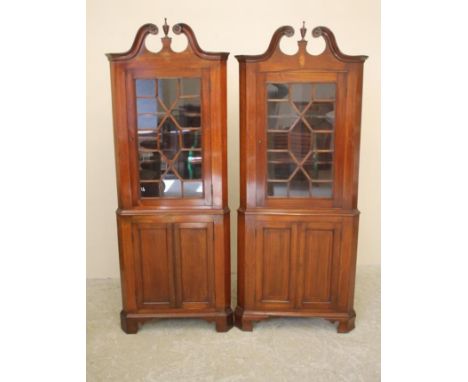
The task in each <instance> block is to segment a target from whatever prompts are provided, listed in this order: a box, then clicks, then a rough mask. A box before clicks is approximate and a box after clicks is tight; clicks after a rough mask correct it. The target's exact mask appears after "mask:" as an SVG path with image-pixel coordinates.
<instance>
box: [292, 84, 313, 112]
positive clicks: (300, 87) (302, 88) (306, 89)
mask: <svg viewBox="0 0 468 382" xmlns="http://www.w3.org/2000/svg"><path fill="white" fill-rule="evenodd" d="M290 89H291V101H292V102H293V103H294V105H296V107H297V108H298V109H299V111H303V110H304V109H305V108H306V107H307V105H308V104H309V103H310V101H311V99H312V84H291V87H290Z"/></svg>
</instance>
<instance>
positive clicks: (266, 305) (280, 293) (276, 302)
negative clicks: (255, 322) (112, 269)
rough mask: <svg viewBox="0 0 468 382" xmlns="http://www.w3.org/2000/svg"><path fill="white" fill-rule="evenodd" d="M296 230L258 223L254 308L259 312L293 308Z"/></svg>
mask: <svg viewBox="0 0 468 382" xmlns="http://www.w3.org/2000/svg"><path fill="white" fill-rule="evenodd" d="M296 262H297V226H296V225H295V224H291V223H287V222H286V223H283V222H259V223H257V226H256V231H255V304H256V305H257V307H258V308H261V309H288V308H292V307H293V306H294V300H295V286H296Z"/></svg>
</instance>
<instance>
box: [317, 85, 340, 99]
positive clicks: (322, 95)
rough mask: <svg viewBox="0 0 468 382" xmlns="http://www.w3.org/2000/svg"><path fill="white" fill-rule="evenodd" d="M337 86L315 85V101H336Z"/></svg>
mask: <svg viewBox="0 0 468 382" xmlns="http://www.w3.org/2000/svg"><path fill="white" fill-rule="evenodd" d="M335 93H336V86H335V84H317V85H315V94H314V99H330V100H334V99H335Z"/></svg>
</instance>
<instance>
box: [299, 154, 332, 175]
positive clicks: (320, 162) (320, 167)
mask: <svg viewBox="0 0 468 382" xmlns="http://www.w3.org/2000/svg"><path fill="white" fill-rule="evenodd" d="M332 155H333V154H332V153H316V152H315V153H312V155H311V156H310V157H309V158H307V160H306V162H305V163H304V169H305V171H306V173H307V174H308V175H309V177H310V178H311V179H312V180H330V181H331V180H332V179H333V173H332V165H333V162H332Z"/></svg>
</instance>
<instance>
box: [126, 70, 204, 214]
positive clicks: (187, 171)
mask: <svg viewBox="0 0 468 382" xmlns="http://www.w3.org/2000/svg"><path fill="white" fill-rule="evenodd" d="M181 72H182V71H181V70H179V71H178V73H181ZM127 87H128V89H129V105H128V106H129V107H128V110H129V135H130V140H131V141H134V142H135V143H136V144H135V145H131V146H130V157H131V158H134V161H133V165H132V167H133V169H134V171H133V172H132V189H133V193H132V194H133V203H134V205H142V206H161V205H164V206H167V205H178V206H182V205H183V206H197V205H207V206H209V205H211V200H212V195H211V160H210V155H206V153H210V152H211V137H210V131H211V130H210V128H209V121H210V119H209V115H210V101H209V92H208V91H206V89H208V88H209V72H208V71H206V70H200V71H198V72H197V71H194V70H191V71H188V72H187V74H186V75H180V74H179V75H178V76H177V77H174V76H171V75H158V74H156V73H154V72H153V71H149V70H138V71H129V73H128V74H127Z"/></svg>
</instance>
